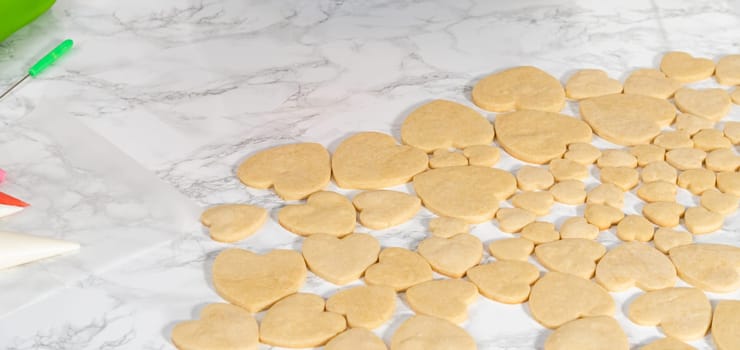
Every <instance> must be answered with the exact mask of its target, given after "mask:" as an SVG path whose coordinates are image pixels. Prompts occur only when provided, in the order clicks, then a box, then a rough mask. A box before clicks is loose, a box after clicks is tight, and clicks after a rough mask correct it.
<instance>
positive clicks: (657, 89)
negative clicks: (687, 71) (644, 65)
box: [624, 69, 681, 98]
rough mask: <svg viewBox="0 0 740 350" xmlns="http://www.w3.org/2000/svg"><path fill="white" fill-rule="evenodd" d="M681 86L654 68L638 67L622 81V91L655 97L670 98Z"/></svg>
mask: <svg viewBox="0 0 740 350" xmlns="http://www.w3.org/2000/svg"><path fill="white" fill-rule="evenodd" d="M680 87H681V83H680V82H679V81H677V80H675V79H671V78H668V77H666V76H665V74H664V73H663V72H661V71H659V70H655V69H638V70H636V71H634V72H632V73H631V74H630V75H629V76H628V77H627V79H626V80H625V81H624V93H625V94H630V95H645V96H650V97H655V98H670V97H671V96H673V93H675V92H676V90H678V89H679V88H680Z"/></svg>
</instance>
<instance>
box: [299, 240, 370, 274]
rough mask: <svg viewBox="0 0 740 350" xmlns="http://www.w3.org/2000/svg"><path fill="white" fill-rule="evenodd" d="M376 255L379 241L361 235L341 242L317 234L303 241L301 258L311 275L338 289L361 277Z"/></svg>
mask: <svg viewBox="0 0 740 350" xmlns="http://www.w3.org/2000/svg"><path fill="white" fill-rule="evenodd" d="M379 252H380V243H379V242H378V240H377V239H376V238H375V237H373V236H371V235H367V234H362V233H353V234H350V235H347V236H344V237H343V238H337V237H334V236H330V235H321V234H318V235H311V236H309V237H307V238H306V239H304V240H303V257H304V258H305V259H306V265H308V268H309V269H311V272H313V273H315V274H316V275H317V276H319V277H321V278H323V279H325V280H327V281H329V282H331V283H334V284H338V285H344V284H347V283H350V282H352V281H354V280H356V279H358V278H360V277H362V274H363V273H365V270H366V269H367V268H368V267H369V266H370V265H372V264H374V263H375V262H376V261H378V253H379Z"/></svg>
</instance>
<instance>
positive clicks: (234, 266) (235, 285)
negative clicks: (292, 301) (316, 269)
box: [213, 249, 306, 313]
mask: <svg viewBox="0 0 740 350" xmlns="http://www.w3.org/2000/svg"><path fill="white" fill-rule="evenodd" d="M305 279H306V264H305V263H304V262H303V257H302V256H301V254H300V253H298V252H295V251H292V250H273V251H271V252H269V253H267V254H265V255H259V254H255V253H252V252H250V251H248V250H243V249H226V250H224V251H222V252H221V253H220V254H218V256H216V260H215V261H214V262H213V285H214V287H215V288H216V292H218V294H219V295H221V297H222V298H224V299H226V300H227V301H229V302H230V303H232V304H234V305H237V306H241V307H243V308H245V309H247V310H248V311H249V312H252V313H256V312H260V311H262V310H264V309H265V308H267V307H269V306H270V305H272V304H273V303H275V302H276V301H278V300H280V299H281V298H283V297H284V296H286V295H290V294H293V293H295V292H297V291H298V289H300V288H301V286H302V285H303V282H304V280H305Z"/></svg>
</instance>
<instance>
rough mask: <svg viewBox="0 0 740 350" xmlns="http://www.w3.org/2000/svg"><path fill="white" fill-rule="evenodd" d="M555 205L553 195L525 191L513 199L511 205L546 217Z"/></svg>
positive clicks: (544, 192)
mask: <svg viewBox="0 0 740 350" xmlns="http://www.w3.org/2000/svg"><path fill="white" fill-rule="evenodd" d="M554 203H555V200H554V199H553V197H552V194H551V193H550V192H547V191H524V192H519V193H517V194H515V195H514V196H513V197H511V205H513V206H514V207H515V208H521V209H524V210H527V211H530V212H532V213H534V214H535V215H537V216H544V215H547V214H548V213H550V208H552V205H553V204H554Z"/></svg>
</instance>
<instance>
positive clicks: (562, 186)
mask: <svg viewBox="0 0 740 350" xmlns="http://www.w3.org/2000/svg"><path fill="white" fill-rule="evenodd" d="M550 193H551V194H552V197H553V198H554V199H555V201H556V202H559V203H563V204H569V205H578V204H583V202H584V201H585V200H586V185H585V184H584V183H583V181H579V180H564V181H560V182H558V183H556V184H555V185H554V186H552V187H551V188H550Z"/></svg>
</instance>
